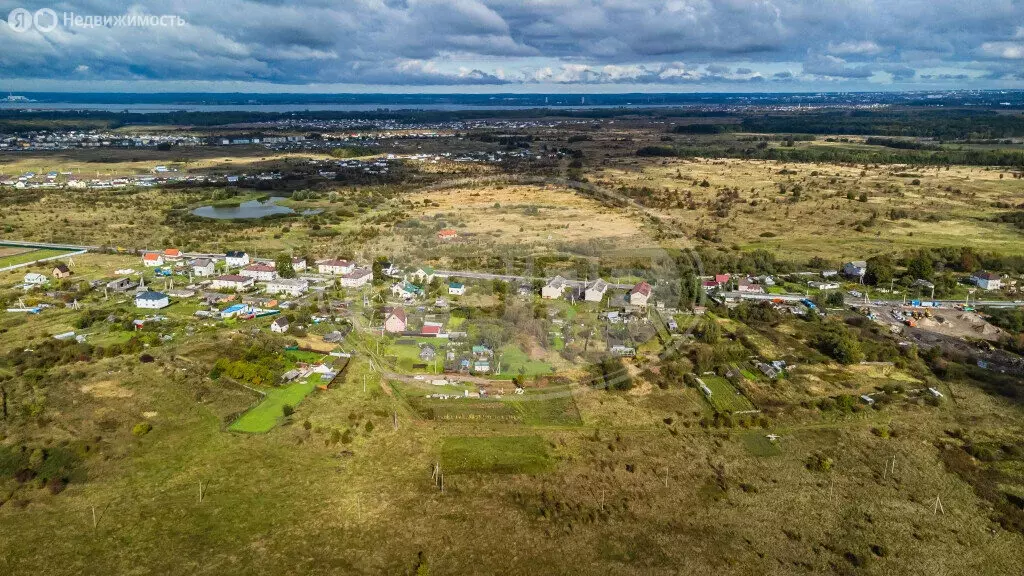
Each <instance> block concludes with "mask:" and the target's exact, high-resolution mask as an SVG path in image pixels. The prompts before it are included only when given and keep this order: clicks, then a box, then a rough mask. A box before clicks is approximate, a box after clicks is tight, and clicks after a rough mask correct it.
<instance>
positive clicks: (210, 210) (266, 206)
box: [192, 196, 321, 220]
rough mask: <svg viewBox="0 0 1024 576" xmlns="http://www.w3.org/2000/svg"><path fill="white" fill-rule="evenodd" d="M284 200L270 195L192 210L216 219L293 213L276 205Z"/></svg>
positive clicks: (285, 207)
mask: <svg viewBox="0 0 1024 576" xmlns="http://www.w3.org/2000/svg"><path fill="white" fill-rule="evenodd" d="M280 200H285V198H283V197H281V196H272V197H270V198H268V199H267V200H265V201H260V200H249V201H248V202H242V203H241V204H239V205H238V206H200V207H199V208H196V209H195V210H193V211H192V214H193V215H195V216H201V217H203V218H216V219H218V220H236V219H242V220H250V219H255V218H263V217H266V216H273V215H276V214H295V210H292V209H291V208H289V207H287V206H280V205H278V201H280ZM320 212H321V211H320V210H313V209H309V210H303V211H302V215H303V216H310V215H312V214H319V213H320Z"/></svg>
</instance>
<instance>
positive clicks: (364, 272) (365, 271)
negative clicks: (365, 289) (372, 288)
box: [341, 268, 373, 288]
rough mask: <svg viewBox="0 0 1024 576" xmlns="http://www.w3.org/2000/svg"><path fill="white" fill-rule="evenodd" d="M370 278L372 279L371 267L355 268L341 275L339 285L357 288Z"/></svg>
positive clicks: (365, 283) (367, 282) (368, 281)
mask: <svg viewBox="0 0 1024 576" xmlns="http://www.w3.org/2000/svg"><path fill="white" fill-rule="evenodd" d="M371 280H373V270H372V269H371V268H356V269H354V270H352V271H351V272H349V273H348V274H345V275H344V276H342V277H341V285H342V286H343V287H345V288H359V287H360V286H365V285H367V284H369V283H370V281H371Z"/></svg>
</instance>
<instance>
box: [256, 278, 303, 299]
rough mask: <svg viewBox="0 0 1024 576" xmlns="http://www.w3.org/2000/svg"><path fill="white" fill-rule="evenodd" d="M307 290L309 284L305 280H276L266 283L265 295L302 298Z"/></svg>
mask: <svg viewBox="0 0 1024 576" xmlns="http://www.w3.org/2000/svg"><path fill="white" fill-rule="evenodd" d="M307 290H309V282H307V281H305V280H291V279H288V278H276V279H274V280H271V281H270V282H267V290H266V292H267V294H287V295H289V296H292V297H297V296H302V295H303V294H305V293H306V291H307Z"/></svg>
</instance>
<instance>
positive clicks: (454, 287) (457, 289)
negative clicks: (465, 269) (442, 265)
mask: <svg viewBox="0 0 1024 576" xmlns="http://www.w3.org/2000/svg"><path fill="white" fill-rule="evenodd" d="M465 293H466V285H465V284H463V283H461V282H449V283H448V295H449V296H462V295H463V294H465Z"/></svg>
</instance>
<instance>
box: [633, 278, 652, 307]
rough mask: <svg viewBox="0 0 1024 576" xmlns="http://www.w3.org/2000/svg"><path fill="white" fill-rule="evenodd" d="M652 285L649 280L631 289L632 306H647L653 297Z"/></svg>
mask: <svg viewBox="0 0 1024 576" xmlns="http://www.w3.org/2000/svg"><path fill="white" fill-rule="evenodd" d="M651 292H652V289H651V285H650V284H648V283H647V282H641V283H639V284H637V285H636V286H633V288H632V289H631V290H630V291H629V303H630V305H632V306H647V301H648V300H650V298H651Z"/></svg>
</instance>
